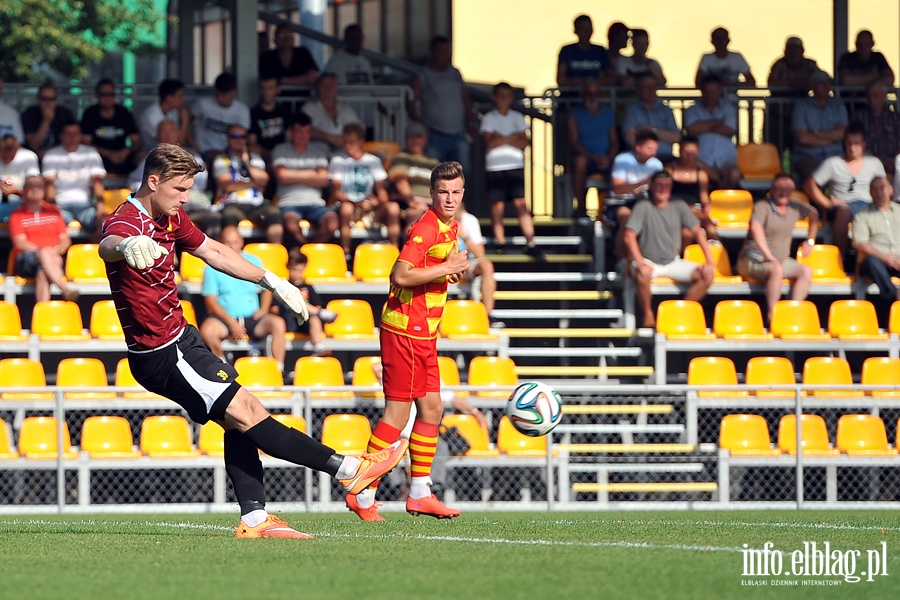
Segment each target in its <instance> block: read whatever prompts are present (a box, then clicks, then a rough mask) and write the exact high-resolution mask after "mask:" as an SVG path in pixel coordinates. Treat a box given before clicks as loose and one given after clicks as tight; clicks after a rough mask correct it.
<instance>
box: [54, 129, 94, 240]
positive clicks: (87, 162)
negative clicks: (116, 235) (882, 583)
mask: <svg viewBox="0 0 900 600" xmlns="http://www.w3.org/2000/svg"><path fill="white" fill-rule="evenodd" d="M60 135H61V138H62V145H60V146H56V147H54V148H51V149H50V150H48V151H47V154H46V155H44V179H45V180H46V181H47V199H48V200H49V201H50V202H53V203H55V204H56V206H57V207H58V208H59V212H60V213H61V214H62V216H63V218H64V219H65V220H66V223H71V222H72V221H75V220H77V221H78V222H79V223H81V229H82V231H85V232H91V233H94V232H96V233H99V230H100V225H102V224H103V221H104V219H106V217H107V216H108V215H109V211H107V209H106V205H105V204H103V202H101V200H102V199H103V178H104V177H106V169H104V168H103V160H102V159H101V158H100V155H99V154H98V153H97V150H95V149H94V148H93V147H91V146H86V145H84V144H82V143H81V126H80V125H78V122H77V121H74V120H72V121H69V122H68V123H63V126H62V130H61V133H60Z"/></svg>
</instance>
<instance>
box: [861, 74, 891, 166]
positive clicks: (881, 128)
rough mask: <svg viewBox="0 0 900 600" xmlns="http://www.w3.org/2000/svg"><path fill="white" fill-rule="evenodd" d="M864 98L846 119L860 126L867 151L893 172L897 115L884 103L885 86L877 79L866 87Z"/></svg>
mask: <svg viewBox="0 0 900 600" xmlns="http://www.w3.org/2000/svg"><path fill="white" fill-rule="evenodd" d="M866 100H867V106H866V107H865V108H863V109H861V110H858V111H856V112H855V113H853V117H852V118H851V119H850V122H851V123H854V124H857V125H859V126H860V127H861V128H862V130H863V132H864V135H865V137H866V150H868V151H869V154H871V155H872V156H874V157H875V158H877V159H878V160H880V161H881V164H882V165H884V170H885V171H886V172H887V173H888V174H889V175H890V174H893V172H894V157H895V156H896V155H897V152H898V151H900V114H897V113H896V112H894V111H893V110H891V109H890V108H888V106H887V105H886V101H887V88H886V87H885V85H884V84H883V83H881V82H880V81H876V82H875V83H870V84H869V85H868V86H867V87H866Z"/></svg>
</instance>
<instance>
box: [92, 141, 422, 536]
mask: <svg viewBox="0 0 900 600" xmlns="http://www.w3.org/2000/svg"><path fill="white" fill-rule="evenodd" d="M202 169H203V167H202V166H199V165H198V164H197V161H196V160H195V159H194V157H193V156H192V155H191V154H190V153H189V152H188V151H186V150H184V149H183V148H180V147H178V146H174V145H172V144H159V145H157V146H156V147H155V148H154V149H153V150H152V151H151V152H150V154H149V155H148V156H147V160H146V162H145V164H144V175H143V179H142V181H141V187H140V189H139V190H138V191H137V192H136V193H135V194H133V195H131V196H129V198H128V200H127V201H126V202H124V203H123V204H122V205H120V206H119V207H118V208H117V209H116V210H115V212H113V214H112V215H110V217H109V218H108V219H107V220H106V222H105V223H104V224H103V231H102V241H101V242H100V256H101V257H102V258H103V259H104V260H105V261H106V273H107V276H108V278H109V285H110V291H111V293H112V297H113V300H114V301H115V304H116V309H117V312H118V315H119V320H120V321H121V322H122V330H123V332H124V334H125V342H126V344H127V346H128V362H129V365H130V366H131V371H132V373H133V374H134V377H135V379H136V380H137V382H138V383H140V384H141V385H142V386H143V387H144V388H146V389H147V390H149V391H151V392H155V393H157V394H159V395H161V396H164V397H166V398H169V399H171V400H173V401H175V402H176V403H178V404H179V405H180V406H181V407H182V408H184V410H185V411H187V413H188V415H189V416H190V417H191V418H192V419H193V420H194V421H196V422H197V423H201V424H202V423H206V422H207V421H215V422H216V423H218V424H219V425H221V426H222V427H223V428H224V429H225V471H226V473H227V474H228V476H229V478H230V479H231V482H232V484H233V486H234V490H235V495H236V496H237V499H238V503H239V504H240V507H241V523H240V524H239V525H238V527H237V530H236V532H235V537H239V538H260V537H282V538H310V537H312V536H310V535H307V534H305V533H300V532H299V531H296V530H294V529H292V528H291V527H289V526H288V525H287V524H286V523H285V522H284V521H282V520H281V519H279V518H278V517H276V516H275V515H270V514H268V512H266V510H265V491H264V488H263V468H262V463H261V462H260V460H259V450H262V451H263V452H265V453H266V454H269V455H270V456H275V457H277V458H280V459H282V460H286V461H289V462H292V463H294V464H298V465H304V466H307V467H310V468H313V469H317V470H319V471H325V472H326V473H329V474H330V475H332V476H333V477H336V478H337V479H338V480H339V481H340V483H341V484H342V485H343V486H344V488H345V489H347V490H348V491H350V492H354V493H355V492H359V491H361V490H362V489H364V488H365V487H366V486H368V485H369V484H370V483H371V482H372V481H374V480H376V479H378V478H379V477H381V476H382V475H384V474H385V473H387V472H389V471H390V470H391V469H393V468H394V467H395V466H396V465H397V463H398V462H399V461H400V459H401V458H402V457H403V454H404V453H405V452H406V446H407V444H406V443H405V442H404V441H400V442H398V443H397V444H394V445H392V446H390V447H388V448H385V450H384V451H382V452H377V453H365V454H363V455H361V456H359V457H352V456H341V455H339V454H337V453H335V451H334V450H333V449H331V448H329V447H328V446H325V445H323V444H321V443H319V442H318V441H316V440H314V439H312V438H310V437H308V436H306V435H305V434H303V433H300V432H299V431H297V430H296V429H291V428H289V427H286V426H284V425H282V424H281V423H279V422H278V421H276V420H275V419H273V418H272V417H271V415H270V414H269V412H268V411H267V410H266V409H265V408H264V407H263V405H262V404H261V403H260V401H259V400H258V399H257V398H256V396H254V395H253V394H251V393H250V392H248V391H247V390H246V389H245V388H243V387H241V385H240V384H239V383H238V382H237V381H235V379H236V377H237V371H235V369H234V367H232V366H231V365H230V364H228V363H225V362H222V361H221V360H220V359H219V358H217V357H216V356H215V355H214V354H213V353H212V352H210V350H209V348H207V347H206V345H205V344H204V343H203V342H202V340H201V339H200V334H199V333H198V332H197V329H196V328H195V327H193V326H191V325H188V324H187V322H186V321H185V319H184V316H183V315H182V312H181V304H180V301H179V300H178V291H177V288H176V286H175V250H176V249H180V250H184V251H186V252H190V253H191V254H193V255H195V256H197V257H198V258H200V259H202V260H203V261H204V262H206V263H207V264H209V265H210V266H211V267H213V268H214V269H217V270H219V271H222V272H223V273H225V274H227V275H230V276H232V277H235V278H238V279H244V280H246V281H252V282H254V283H259V284H260V285H261V286H262V287H264V288H265V289H267V290H269V291H271V292H272V293H273V295H274V296H275V299H276V300H278V301H279V302H280V303H282V304H283V305H285V306H287V307H288V308H289V309H290V310H291V312H293V313H294V314H295V315H296V316H297V318H298V320H299V321H301V322H303V321H305V320H306V319H307V318H308V317H309V312H308V310H307V308H306V303H305V302H304V301H303V297H302V296H301V294H300V290H298V289H297V288H296V287H294V286H293V285H291V284H290V283H289V282H287V281H285V280H283V279H281V278H280V277H278V276H276V275H275V274H274V273H271V272H269V271H265V270H263V269H262V268H260V267H257V266H256V265H254V264H252V263H251V262H249V261H247V260H246V259H245V258H243V257H242V256H241V255H240V254H239V253H238V252H236V251H234V250H233V249H231V248H229V247H228V246H225V245H224V244H222V243H220V242H217V241H215V240H212V239H210V238H207V237H206V235H204V234H203V233H202V232H201V231H200V230H199V229H197V228H196V227H195V226H194V224H193V223H191V220H190V219H189V218H188V216H187V213H186V212H185V211H184V208H183V206H184V204H186V203H187V202H188V191H189V190H190V189H191V186H193V184H194V175H196V174H197V173H198V172H200V171H201V170H202Z"/></svg>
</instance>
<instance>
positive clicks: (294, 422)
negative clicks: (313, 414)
mask: <svg viewBox="0 0 900 600" xmlns="http://www.w3.org/2000/svg"><path fill="white" fill-rule="evenodd" d="M272 418H273V419H275V420H276V421H278V422H279V423H281V424H282V425H285V426H287V427H293V428H294V429H296V430H297V431H301V432H303V433H306V419H304V418H303V417H301V416H300V415H291V414H287V413H281V414H277V415H272Z"/></svg>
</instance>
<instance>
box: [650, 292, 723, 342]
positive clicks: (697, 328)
mask: <svg viewBox="0 0 900 600" xmlns="http://www.w3.org/2000/svg"><path fill="white" fill-rule="evenodd" d="M656 331H657V333H662V334H663V335H665V336H666V339H672V340H714V339H716V334H714V333H710V332H708V331H707V329H706V316H705V315H704V314H703V307H702V306H701V305H700V303H699V302H696V301H694V300H663V301H662V302H660V303H659V308H657V310H656Z"/></svg>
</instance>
